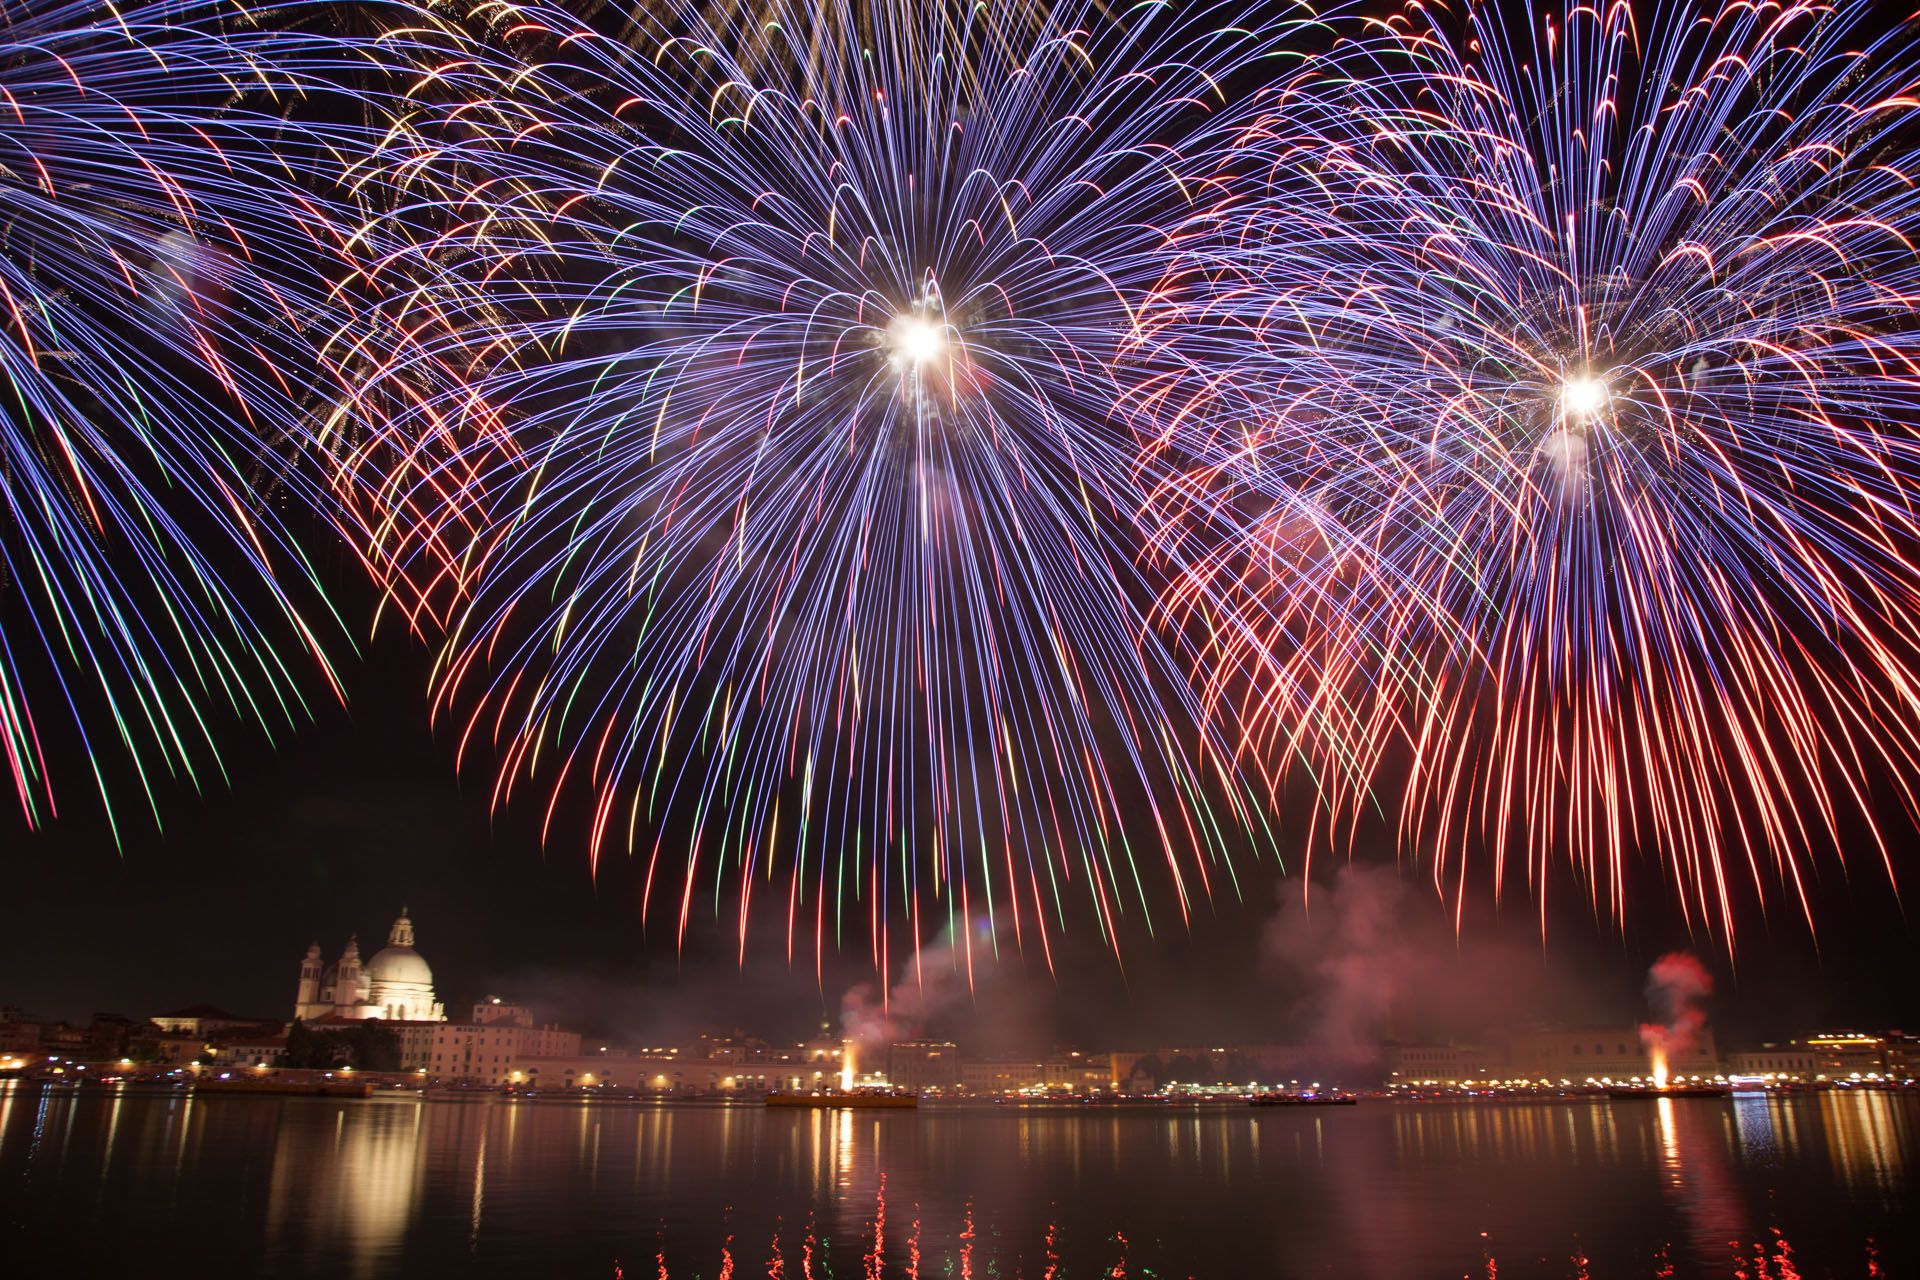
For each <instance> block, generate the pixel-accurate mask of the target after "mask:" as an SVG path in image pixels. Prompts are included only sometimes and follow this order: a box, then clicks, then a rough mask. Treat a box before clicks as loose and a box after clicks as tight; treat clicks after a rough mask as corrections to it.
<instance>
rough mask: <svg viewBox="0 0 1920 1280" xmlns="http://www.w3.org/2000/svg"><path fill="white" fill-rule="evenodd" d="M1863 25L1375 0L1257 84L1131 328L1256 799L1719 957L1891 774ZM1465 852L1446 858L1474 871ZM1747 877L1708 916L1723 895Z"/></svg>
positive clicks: (1873, 104) (1741, 14)
mask: <svg viewBox="0 0 1920 1280" xmlns="http://www.w3.org/2000/svg"><path fill="white" fill-rule="evenodd" d="M1912 49H1913V33H1912V31H1911V29H1910V28H1909V27H1907V26H1896V27H1894V28H1891V29H1890V28H1888V27H1886V26H1884V25H1882V24H1880V23H1879V21H1878V20H1877V19H1875V18H1873V17H1872V16H1871V15H1870V14H1869V12H1868V9H1867V6H1864V5H1856V4H1841V5H1839V6H1816V5H1800V4H1789V5H1784V6H1782V5H1775V4H1762V5H1746V4H1728V5H1726V6H1725V7H1724V8H1720V9H1714V8H1712V7H1706V8H1685V9H1683V11H1682V12H1680V13H1675V12H1673V11H1671V10H1667V9H1663V10H1660V11H1658V12H1656V11H1655V9H1654V8H1653V7H1651V6H1646V7H1637V6H1634V5H1630V4H1626V3H1612V4H1607V5H1603V6H1598V7H1594V6H1586V5H1568V6H1566V7H1565V8H1564V9H1563V10H1562V11H1560V12H1559V13H1557V14H1556V13H1553V12H1551V11H1549V12H1544V13H1542V14H1540V15H1539V16H1538V18H1537V22H1536V23H1535V24H1534V25H1531V26H1523V27H1514V26H1509V25H1506V24H1505V21H1504V20H1503V18H1502V17H1501V14H1500V12H1499V10H1498V9H1497V8H1496V7H1495V6H1491V5H1486V6H1480V5H1475V6H1470V7H1468V8H1466V9H1465V11H1464V12H1463V13H1460V14H1454V13H1449V12H1447V11H1446V10H1444V9H1440V8H1437V7H1434V6H1410V7H1409V8H1408V9H1407V10H1406V11H1405V12H1404V13H1403V14H1402V15H1401V16H1398V17H1396V18H1394V19H1393V20H1392V21H1391V22H1388V23H1384V24H1381V25H1380V26H1378V27H1377V28H1376V29H1375V30H1374V31H1373V33H1372V34H1370V35H1369V36H1368V37H1367V38H1366V39H1364V40H1359V41H1356V42H1353V43H1350V44H1347V45H1345V46H1343V47H1342V48H1341V49H1340V50H1337V51H1335V52H1334V53H1333V54H1332V55H1330V56H1329V57H1328V58H1326V59H1323V60H1322V61H1321V63H1320V64H1319V65H1318V66H1317V67H1316V68H1315V75H1314V76H1313V77H1312V83H1311V84H1305V83H1302V84H1297V85H1294V86H1291V88H1290V92H1289V93H1288V94H1286V95H1284V96H1283V95H1275V96H1273V97H1271V98H1270V99H1269V101H1268V104H1267V110H1266V113H1265V114H1264V116H1263V117H1262V119H1261V120H1260V121H1259V122H1258V123H1257V124H1256V125H1254V126H1252V127H1250V128H1249V129H1248V130H1247V131H1246V133H1245V134H1244V135H1243V136H1242V138H1241V140H1240V142H1241V145H1240V147H1239V148H1238V150H1237V151H1236V153H1235V154H1234V156H1233V158H1232V159H1231V160H1230V161H1229V162H1227V163H1226V164H1225V165H1223V167H1222V170H1221V172H1220V174H1219V175H1218V181H1217V182H1216V183H1215V184H1214V186H1213V191H1214V192H1215V198H1214V199H1213V200H1212V201H1211V202H1210V203H1209V204H1208V206H1207V207H1206V208H1205V209H1204V210H1202V211H1200V212H1199V213H1198V214H1197V215H1196V217H1195V218H1194V219H1193V220H1191V221H1190V222H1189V224H1188V226H1187V227H1186V229H1185V234H1186V236H1187V237H1188V242H1187V244H1186V246H1185V250H1186V252H1185V256H1184V257H1183V259H1182V261H1181V262H1180V264H1179V265H1178V266H1177V267H1176V268H1175V269H1174V270H1172V271H1171V272H1170V273H1169V276H1168V278H1167V280H1166V282H1165V284H1164V287H1163V289H1162V291H1161V293H1160V294H1159V295H1158V297H1157V299H1156V303H1155V305H1154V307H1153V308H1152V310H1151V315H1150V317H1149V319H1148V322H1147V323H1145V324H1144V325H1143V345H1144V348H1145V349H1148V350H1151V351H1152V352H1154V353H1155V354H1156V355H1158V356H1161V357H1170V358H1172V359H1173V360H1174V361H1175V363H1174V365H1173V366H1172V368H1173V371H1172V372H1162V373H1160V374H1157V375H1156V376H1153V377H1149V378H1147V379H1145V380H1143V382H1142V384H1141V386H1140V387H1139V388H1138V389H1137V393H1138V396H1139V402H1140V404H1141V405H1142V406H1143V408H1144V409H1146V410H1148V411H1150V412H1151V415H1152V417H1153V418H1154V420H1156V421H1157V422H1158V423H1159V424H1160V427H1159V431H1160V434H1159V435H1158V437H1157V439H1156V441H1155V443H1154V445H1153V447H1152V448H1151V449H1150V450H1149V453H1150V454H1151V455H1152V456H1154V457H1156V458H1162V457H1164V458H1170V459H1172V458H1177V459H1178V460H1179V462H1180V468H1179V474H1178V475H1177V476H1175V477H1173V478H1170V479H1169V480H1167V481H1166V482H1165V483H1163V484H1162V485H1161V486H1160V487H1159V489H1158V492H1157V493H1156V496H1155V505H1156V509H1157V511H1158V512H1159V514H1160V519H1161V528H1160V545H1161V546H1162V547H1163V548H1165V549H1166V550H1167V552H1168V554H1169V555H1172V556H1175V557H1176V558H1178V559H1179V560H1180V561H1181V562H1182V564H1183V566H1184V568H1185V570H1186V572H1185V576H1184V577H1183V578H1182V579H1181V580H1180V581H1179V582H1178V583H1177V584H1176V585H1175V586H1174V587H1172V588H1171V589H1170V590H1169V591H1168V592H1167V593H1165V595H1164V596H1163V601H1162V603H1163V606H1164V609H1165V613H1164V615H1163V623H1164V625H1167V626H1168V627H1169V628H1170V629H1173V630H1176V631H1178V632H1180V633H1182V634H1191V635H1197V636H1200V637H1202V640H1201V643H1203V644H1204V646H1205V654H1206V659H1205V661H1204V662H1202V663H1201V664H1200V665H1199V667H1198V668H1197V670H1198V672H1199V680H1200V683H1201V686H1202V689H1203V692H1204V694H1205V696H1206V697H1207V699H1208V705H1209V708H1210V710H1212V711H1213V712H1214V713H1215V714H1216V715H1218V716H1219V717H1221V718H1222V719H1223V720H1225V721H1231V722H1233V723H1234V724H1235V725H1237V729H1236V730H1235V732H1236V733H1237V735H1238V737H1239V740H1240V742H1241V744H1242V749H1243V751H1244V752H1245V753H1246V754H1247V756H1248V757H1250V758H1254V759H1257V760H1259V761H1260V762H1261V764H1262V767H1263V768H1265V769H1267V771H1268V774H1269V778H1270V781H1271V782H1272V783H1273V785H1274V786H1276V787H1278V786H1279V785H1280V784H1281V778H1282V777H1283V775H1284V773H1285V771H1286V769H1287V768H1288V767H1289V766H1290V765H1291V764H1292V763H1294V762H1297V761H1300V760H1305V761H1309V762H1311V763H1312V764H1313V765H1314V766H1315V768H1316V770H1317V775H1318V777H1319V778H1320V779H1321V780H1322V781H1323V783H1324V790H1323V796H1324V797H1325V798H1326V800H1327V806H1326V810H1325V811H1326V812H1327V813H1329V814H1331V815H1333V816H1335V817H1337V818H1340V819H1342V820H1349V821H1352V823H1353V825H1352V826H1350V827H1349V828H1348V830H1349V832H1350V833H1352V832H1357V831H1358V830H1359V822H1358V820H1359V819H1360V818H1361V816H1362V815H1363V814H1365V813H1366V812H1368V810H1369V808H1370V807H1371V806H1373V805H1376V804H1378V805H1380V806H1382V807H1383V809H1384V810H1385V811H1386V812H1388V813H1389V814H1394V813H1397V830H1398V836H1399V839H1400V841H1401V842H1402V845H1403V847H1405V848H1408V849H1411V850H1414V851H1416V852H1418V853H1419V854H1421V855H1424V856H1426V857H1428V858H1430V859H1431V865H1432V867H1433V869H1434V874H1435V877H1436V879H1437V880H1438V881H1439V882H1440V883H1442V884H1443V885H1445V886H1447V887H1448V888H1449V890H1450V891H1453V892H1459V891H1460V890H1462V889H1463V888H1464V886H1465V879H1464V877H1465V876H1466V875H1467V870H1468V863H1469V861H1470V859H1469V857H1468V853H1469V850H1475V851H1478V850H1480V849H1483V848H1485V849H1490V850H1491V859H1492V862H1491V872H1492V875H1493V877H1494V880H1495V882H1496V884H1498V883H1499V882H1500V880H1501V879H1502V878H1503V877H1504V876H1505V875H1506V874H1507V868H1508V864H1509V863H1510V862H1524V868H1525V873H1526V875H1527V877H1528V879H1529V880H1530V882H1531V883H1532V884H1533V885H1534V886H1535V887H1536V888H1537V889H1539V890H1540V891H1541V892H1543V893H1544V886H1545V884H1546V882H1547V880H1548V877H1549V872H1550V870H1551V869H1552V868H1553V867H1555V866H1561V865H1566V864H1567V863H1569V862H1570V864H1571V866H1572V867H1573V868H1574V869H1575V871H1576V873H1577V874H1578V875H1579V877H1580V878H1581V879H1582V881H1583V882H1584V883H1585V885H1586V887H1587V888H1588V889H1589V891H1590V892H1591V893H1592V894H1593V896H1594V899H1595V902H1596V904H1599V903H1605V904H1607V906H1608V907H1609V908H1610V909H1611V910H1613V911H1614V912H1616V913H1617V912H1619V911H1620V910H1622V909H1623V908H1624V905H1625V902H1626V900H1627V898H1628V897H1629V896H1630V889H1629V885H1630V883H1631V882H1632V880H1633V878H1634V877H1633V871H1632V867H1631V862H1632V860H1633V855H1634V854H1635V852H1636V851H1647V852H1648V855H1649V861H1651V862H1652V863H1653V864H1654V865H1655V866H1657V867H1658V868H1659V869H1660V874H1662V875H1664V876H1665V877H1667V878H1668V879H1670V880H1671V881H1672V883H1673V885H1674V886H1675V888H1676V889H1677V890H1678V892H1679V893H1680V895H1681V898H1682V900H1683V901H1684V902H1685V903H1686V905H1687V907H1688V909H1689V911H1690V912H1693V913H1697V915H1698V916H1699V917H1700V918H1703V919H1704V920H1705V921H1706V922H1707V924H1708V925H1709V926H1710V927H1715V928H1721V929H1724V930H1726V932H1727V936H1728V937H1729V938H1730V937H1731V929H1732V923H1733V916H1734V911H1735V907H1736V904H1737V902H1738V901H1739V900H1740V898H1741V897H1742V896H1743V895H1745V894H1746V893H1749V892H1751V893H1757V894H1759V895H1761V896H1762V898H1763V899H1764V898H1765V897H1766V896H1770V895H1772V894H1773V893H1777V892H1779V891H1780V888H1781V886H1782V885H1784V886H1785V887H1786V891H1787V892H1788V893H1789V895H1790V896H1791V895H1798V896H1799V901H1800V904H1801V906H1802V908H1803V909H1804V907H1805V902H1806V899H1805V894H1804V883H1803V882H1804V877H1805V875H1806V874H1807V868H1808V866H1809V865H1810V864H1809V862H1808V859H1807V856H1806V854H1807V851H1809V850H1819V849H1821V848H1834V847H1836V846H1837V845H1838V844H1839V843H1840V842H1841V841H1842V840H1844V839H1847V838H1848V837H1846V836H1843V835H1841V834H1839V833H1841V832H1845V831H1849V830H1854V831H1857V832H1858V835H1857V837H1853V838H1857V839H1858V840H1859V841H1860V842H1861V843H1862V844H1863V845H1864V846H1865V847H1868V848H1871V849H1874V850H1875V851H1876V852H1877V854H1878V856H1879V857H1880V858H1881V859H1883V860H1884V858H1885V847H1886V846H1885V842H1884V840H1883V838H1882V834H1881V832H1880V831H1879V830H1877V829H1876V819H1875V816H1874V815H1875V814H1876V813H1877V812H1885V811H1886V809H1887V806H1888V804H1889V802H1892V801H1895V800H1897V801H1898V802H1899V803H1905V804H1907V805H1908V808H1909V811H1911V800H1912V796H1911V794H1910V792H1909V790H1908V789H1907V786H1906V784H1905V783H1903V782H1902V781H1900V779H1901V778H1903V777H1910V776H1911V770H1912V769H1913V767H1914V765H1915V763H1916V756H1917V754H1920V753H1916V746H1920V741H1917V740H1916V731H1915V726H1916V724H1920V720H1917V719H1916V715H1915V712H1916V710H1917V709H1920V708H1916V706H1915V693H1916V690H1920V684H1916V676H1917V675H1920V664H1917V663H1916V657H1917V656H1920V648H1917V645H1920V632H1916V629H1915V624H1914V617H1915V613H1914V605H1915V601H1916V596H1920V565H1916V563H1915V562H1914V552H1915V547H1916V545H1920V544H1916V540H1915V534H1916V529H1915V509H1914V507H1915V501H1916V498H1920V438H1917V437H1916V430H1915V425H1914V424H1915V422H1916V420H1917V419H1916V415H1917V413H1920V379H1917V374H1920V366H1917V365H1916V362H1915V358H1916V356H1917V355H1920V324H1916V311H1915V304H1916V300H1920V257H1916V252H1915V244H1914V233H1915V232H1916V230H1920V195H1917V194H1916V190H1915V186H1914V182H1913V169H1914V165H1915V159H1916V158H1915V156H1914V155H1913V146H1914V141H1913V140H1914V138H1915V134H1914V131H1913V126H1914V108H1915V100H1914V98H1913V97H1912V90H1913V86H1914V83H1915V71H1916V60H1915V57H1914V55H1913V52H1912ZM1476 856H1477V855H1476ZM1743 884H1745V885H1746V886H1747V887H1746V888H1745V889H1743V888H1742V885H1743Z"/></svg>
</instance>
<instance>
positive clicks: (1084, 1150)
mask: <svg viewBox="0 0 1920 1280" xmlns="http://www.w3.org/2000/svg"><path fill="white" fill-rule="evenodd" d="M1917 1157H1920V1097H1911V1096H1909V1097H1894V1096H1888V1095H1884V1094H1871V1093H1860V1094H1825V1095H1818V1096H1808V1097H1800V1098H1792V1099H1767V1098H1739V1099H1733V1100H1718V1099H1691V1100H1679V1101H1663V1102H1658V1103H1654V1102H1617V1103H1608V1102H1604V1101H1579V1102H1541V1103H1533V1102H1527V1103H1518V1102H1500V1103H1485V1104H1473V1105H1458V1104H1454V1105H1448V1104H1395V1103H1386V1102H1367V1103H1362V1104H1361V1105H1360V1106H1358V1107H1354V1108H1343V1109H1340V1110H1338V1111H1331V1110H1329V1111H1317V1112H1304V1111H1292V1110H1275V1109H1266V1110H1255V1109H1253V1108H1246V1107H1236V1108H1212V1109H1203V1110H1187V1111H1184V1112H1168V1111H1160V1110H1116V1109H1104V1110H1096V1109H1091V1108H1086V1109H1078V1110H1071V1109H1069V1110H1021V1109H1015V1108H1006V1107H981V1108H967V1109H959V1108H955V1109H943V1108H938V1107H927V1108H923V1109H922V1110H920V1111H919V1112H917V1113H915V1112H905V1113H888V1112H872V1111H867V1112H837V1113H829V1112H781V1111H774V1112H769V1111H766V1110H764V1109H762V1108H760V1107H757V1106H700V1105H691V1104H668V1105H645V1106H635V1107H617V1106H605V1107H581V1106H569V1105H564V1104H559V1103H534V1104H528V1103H520V1104H513V1103H505V1102H500V1103H487V1104H473V1103H445V1102H421V1101H418V1100H415V1099H413V1098H411V1097H406V1096H394V1097H390V1098H377V1099H373V1100H370V1101H364V1102H359V1101H334V1100H326V1099H304V1098H300V1099H269V1098H244V1097H242V1098H234V1097H227V1098H202V1099H198V1100H191V1099H189V1098H186V1097H184V1096H171V1095H165V1094H151V1093H140V1092H136V1091H129V1092H126V1093H124V1094H116V1093H115V1092H114V1091H113V1090H112V1089H110V1088H100V1087H95V1089H94V1090H92V1091H75V1090H72V1089H64V1090H41V1089H39V1088H37V1087H35V1086H30V1085H25V1084H21V1083H11V1082H9V1083H0V1275H7V1276H16V1275H17V1276H39V1275H62V1276H67V1275H101V1274H114V1275H126V1274H139V1275H143V1276H149V1275H166V1274H178V1273H192V1274H198V1275H206V1276H245V1275H268V1276H359V1277H378V1276H402V1275H404V1276H409V1277H423V1276H441V1275H450V1276H463V1277H465V1276H475V1277H486V1276H538V1277H573V1276H582V1277H597V1278H602V1280H605V1278H608V1277H613V1276H615V1275H616V1274H619V1275H624V1276H625V1277H643V1276H644V1277H646V1280H658V1277H661V1276H663V1275H664V1276H665V1277H667V1278H668V1280H692V1278H694V1277H701V1278H702V1280H730V1278H732V1277H738V1278H739V1280H746V1278H747V1277H765V1276H775V1277H783V1278H791V1280H805V1278H806V1277H808V1276H812V1277H819V1278H824V1277H827V1276H835V1277H859V1278H860V1280H878V1278H879V1277H892V1278H894V1280H906V1278H908V1277H916V1276H919V1277H935V1276H972V1277H981V1278H982V1280H985V1278H987V1277H1002V1278H1009V1280H1010V1278H1012V1277H1029V1278H1031V1280H1050V1278H1051V1280H1072V1278H1073V1277H1087V1278H1089V1280H1091V1278H1094V1277H1114V1276H1126V1277H1140V1276H1149V1275H1151V1276H1159V1277H1194V1278H1195V1280H1229V1278H1231V1280H1241V1278H1243V1277H1264V1276H1275V1277H1288V1276H1337V1277H1374V1276H1395V1277H1401V1276H1405V1277H1429V1276H1431V1277H1449V1276H1453V1277H1459V1276H1471V1277H1476V1278H1487V1277H1498V1278H1499V1280H1511V1278H1513V1277H1526V1276H1551V1277H1591V1280H1608V1278H1612V1277H1620V1278H1623V1280H1645V1278H1650V1277H1656V1276H1669V1275H1671V1276H1680V1277H1686V1276H1716V1277H1744V1278H1746V1280H1762V1278H1774V1280H1782V1278H1785V1277H1790V1276H1803V1277H1820V1276H1833V1277H1866V1276H1916V1275H1920V1225H1916V1219H1920V1214H1916V1213H1915V1209H1916V1208H1920V1197H1916V1195H1915V1190H1916V1186H1915V1172H1914V1171H1915V1167H1916V1158H1917ZM876 1242H877V1246H878V1247H877V1248H876ZM134 1259H138V1260H139V1265H137V1266H135V1267H133V1268H131V1269H129V1267H128V1263H129V1262H130V1261H132V1260H134Z"/></svg>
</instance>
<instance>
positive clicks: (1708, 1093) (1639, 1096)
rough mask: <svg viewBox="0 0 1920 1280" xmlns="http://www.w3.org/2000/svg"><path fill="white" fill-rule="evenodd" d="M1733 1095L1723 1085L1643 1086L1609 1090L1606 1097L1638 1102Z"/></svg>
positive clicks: (1620, 1100)
mask: <svg viewBox="0 0 1920 1280" xmlns="http://www.w3.org/2000/svg"><path fill="white" fill-rule="evenodd" d="M1732 1093H1733V1089H1732V1087H1731V1086H1729V1085H1724V1084H1675V1085H1668V1086H1667V1087H1666V1088H1664V1089H1660V1088H1655V1087H1653V1086H1650V1085H1649V1086H1643V1087H1641V1088H1638V1089H1634V1088H1625V1089H1609V1090H1607V1097H1609V1098H1611V1099H1613V1100H1614V1101H1615V1102H1638V1101H1644V1100H1646V1099H1651V1098H1725V1097H1728V1096H1729V1095H1731V1094H1732Z"/></svg>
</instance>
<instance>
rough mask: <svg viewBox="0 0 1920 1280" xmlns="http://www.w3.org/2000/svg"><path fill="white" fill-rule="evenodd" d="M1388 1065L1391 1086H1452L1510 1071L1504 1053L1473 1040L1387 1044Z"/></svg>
mask: <svg viewBox="0 0 1920 1280" xmlns="http://www.w3.org/2000/svg"><path fill="white" fill-rule="evenodd" d="M1386 1065H1387V1084H1388V1086H1389V1087H1391V1088H1405V1089H1437V1088H1451V1087H1454V1086H1457V1085H1460V1084H1464V1083H1466V1082H1467V1081H1487V1080H1496V1079H1505V1078H1506V1076H1507V1074H1508V1073H1507V1057H1506V1055H1505V1054H1504V1053H1501V1052H1499V1051H1497V1050H1491V1049H1487V1048H1485V1047H1483V1046H1481V1045H1473V1044H1395V1045H1388V1046H1387V1058H1386ZM1555 1078H1556V1079H1558V1078H1559V1077H1555Z"/></svg>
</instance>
